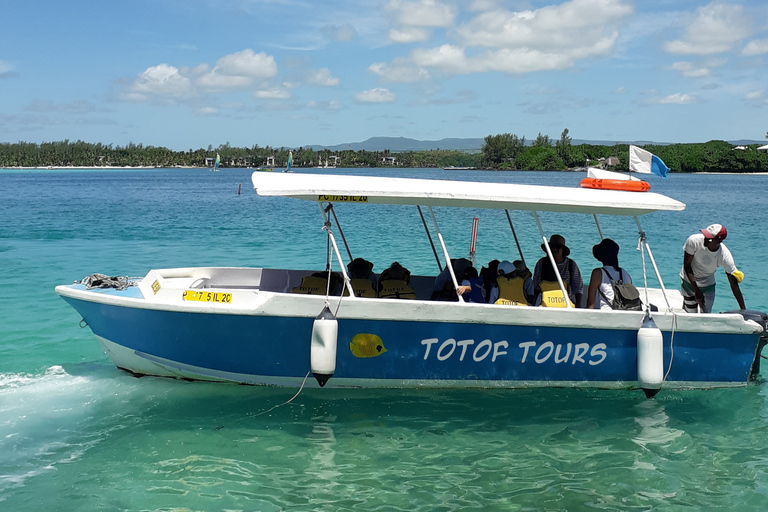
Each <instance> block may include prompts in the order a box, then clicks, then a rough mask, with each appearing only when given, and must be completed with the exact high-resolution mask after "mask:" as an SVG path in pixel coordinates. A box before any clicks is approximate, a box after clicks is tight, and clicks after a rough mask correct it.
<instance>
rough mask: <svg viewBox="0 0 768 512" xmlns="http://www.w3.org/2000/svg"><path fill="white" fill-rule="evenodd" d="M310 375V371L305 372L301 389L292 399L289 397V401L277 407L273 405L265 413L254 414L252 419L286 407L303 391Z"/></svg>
mask: <svg viewBox="0 0 768 512" xmlns="http://www.w3.org/2000/svg"><path fill="white" fill-rule="evenodd" d="M310 373H312V370H310V371H308V372H307V374H306V375H305V376H304V381H302V383H301V387H300V388H299V390H298V391H297V392H296V394H295V395H293V396H292V397H291V398H290V399H289V400H288V401H287V402H283V403H281V404H277V405H275V406H273V407H270V408H269V409H267V410H266V411H261V412H260V413H258V414H254V415H253V417H254V418H255V417H256V416H261V415H262V414H267V413H268V412H271V411H274V410H275V409H277V408H278V407H282V406H283V405H287V404H289V403H291V402H293V399H294V398H296V397H297V396H299V393H301V390H302V389H304V384H306V383H307V378H308V377H309V374H310Z"/></svg>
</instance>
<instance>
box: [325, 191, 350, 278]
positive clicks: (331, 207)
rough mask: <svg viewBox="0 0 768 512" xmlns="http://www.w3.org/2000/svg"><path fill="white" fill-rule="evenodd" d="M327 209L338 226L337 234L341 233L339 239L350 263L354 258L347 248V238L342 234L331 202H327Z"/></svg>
mask: <svg viewBox="0 0 768 512" xmlns="http://www.w3.org/2000/svg"><path fill="white" fill-rule="evenodd" d="M328 209H330V210H331V213H332V214H333V220H334V221H335V222H336V227H337V228H339V234H340V235H341V241H342V242H344V248H345V249H346V250H347V255H348V256H349V261H350V263H351V262H352V260H353V259H354V258H353V257H352V251H350V250H349V244H348V243H347V239H346V237H345V236H344V232H343V231H342V230H341V224H339V218H338V217H336V209H335V208H334V207H333V203H328Z"/></svg>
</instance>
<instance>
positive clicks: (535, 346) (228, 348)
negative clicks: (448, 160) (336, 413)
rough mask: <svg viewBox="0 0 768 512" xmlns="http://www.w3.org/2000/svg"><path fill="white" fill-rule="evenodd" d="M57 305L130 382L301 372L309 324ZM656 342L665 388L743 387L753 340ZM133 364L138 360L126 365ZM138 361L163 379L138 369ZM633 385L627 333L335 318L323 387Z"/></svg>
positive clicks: (699, 337)
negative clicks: (131, 375) (143, 376)
mask: <svg viewBox="0 0 768 512" xmlns="http://www.w3.org/2000/svg"><path fill="white" fill-rule="evenodd" d="M63 298H64V299H65V300H66V301H67V302H68V303H69V304H71V305H72V306H73V307H74V308H75V309H76V310H77V311H78V312H79V313H80V315H82V317H83V319H84V320H85V321H86V322H87V324H88V325H89V326H90V328H91V329H92V331H93V332H94V334H96V336H97V337H99V339H100V340H102V343H103V344H104V345H105V348H107V352H108V353H110V352H115V356H113V354H112V353H110V356H111V357H112V358H113V360H115V362H116V364H117V365H118V366H121V367H123V368H125V369H127V370H130V371H133V372H135V373H150V374H156V375H173V376H177V377H187V378H197V379H204V380H208V379H209V380H228V381H235V382H245V383H253V384H286V385H292V384H294V383H295V382H297V381H299V380H301V379H303V378H304V377H305V376H306V375H307V373H308V372H309V370H310V338H311V333H312V325H313V318H311V317H306V316H290V315H287V316H263V315H257V314H226V313H206V312H187V311H170V310H164V309H144V308H136V307H130V306H120V305H112V304H103V303H99V302H92V301H87V300H80V299H76V298H72V297H66V296H65V297H63ZM361 336H362V338H361ZM663 337H664V371H665V373H666V372H667V371H668V375H667V378H666V382H665V387H670V386H672V387H674V386H677V387H711V386H715V385H722V386H727V385H739V384H742V385H743V384H745V383H746V382H747V381H748V380H749V378H750V370H751V368H752V366H753V362H754V361H755V358H756V357H759V355H757V354H756V351H757V350H758V344H759V339H760V336H759V334H754V333H750V334H743V333H738V334H723V333H706V332H684V331H680V332H676V333H674V340H672V333H671V332H666V331H665V332H663ZM361 339H362V340H363V342H364V343H363V342H361V341H360V340H361ZM371 340H376V341H374V342H371ZM361 343H363V344H362V345H361ZM371 343H374V344H376V347H373V348H372V345H371ZM117 351H119V354H118V353H117ZM134 358H135V360H136V361H138V362H139V363H134V362H131V361H133V360H134ZM670 360H672V364H671V367H670V366H669V362H670ZM126 361H127V362H126ZM141 362H146V363H147V364H150V365H155V366H153V368H154V367H157V368H164V369H165V372H166V373H164V372H163V371H155V370H151V371H147V370H146V369H145V368H146V367H145V366H142V364H140V363H141ZM636 380H637V331H636V330H628V329H595V328H572V327H552V326H529V325H498V324H486V323H462V322H448V321H401V320H400V321H399V320H394V319H365V318H344V317H343V316H342V317H340V318H339V320H338V350H337V353H336V370H335V373H334V376H333V378H332V379H331V380H330V381H329V382H328V385H329V386H367V387H402V386H430V387H470V386H502V387H518V386H572V385H580V386H582V385H583V386H598V387H632V386H635V385H636Z"/></svg>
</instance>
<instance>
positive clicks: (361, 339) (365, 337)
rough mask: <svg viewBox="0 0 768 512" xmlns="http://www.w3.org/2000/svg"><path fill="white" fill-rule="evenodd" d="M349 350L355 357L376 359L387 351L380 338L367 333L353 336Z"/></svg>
mask: <svg viewBox="0 0 768 512" xmlns="http://www.w3.org/2000/svg"><path fill="white" fill-rule="evenodd" d="M349 350H350V351H351V352H352V355H353V356H355V357H376V356H379V355H381V354H383V353H384V352H386V351H387V349H386V348H384V343H383V342H382V341H381V338H379V337H378V336H376V335H375V334H368V333H360V334H355V336H354V337H353V338H352V342H351V343H350V344H349Z"/></svg>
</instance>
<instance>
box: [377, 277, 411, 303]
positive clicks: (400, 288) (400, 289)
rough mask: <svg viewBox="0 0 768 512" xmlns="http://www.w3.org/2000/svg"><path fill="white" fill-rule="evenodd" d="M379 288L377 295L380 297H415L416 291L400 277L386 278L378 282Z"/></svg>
mask: <svg viewBox="0 0 768 512" xmlns="http://www.w3.org/2000/svg"><path fill="white" fill-rule="evenodd" d="M379 287H380V288H381V290H380V291H379V297H380V298H382V299H415V298H416V292H415V291H413V288H411V287H410V286H408V283H406V282H405V281H403V280H400V279H387V280H386V281H381V282H380V283H379Z"/></svg>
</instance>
